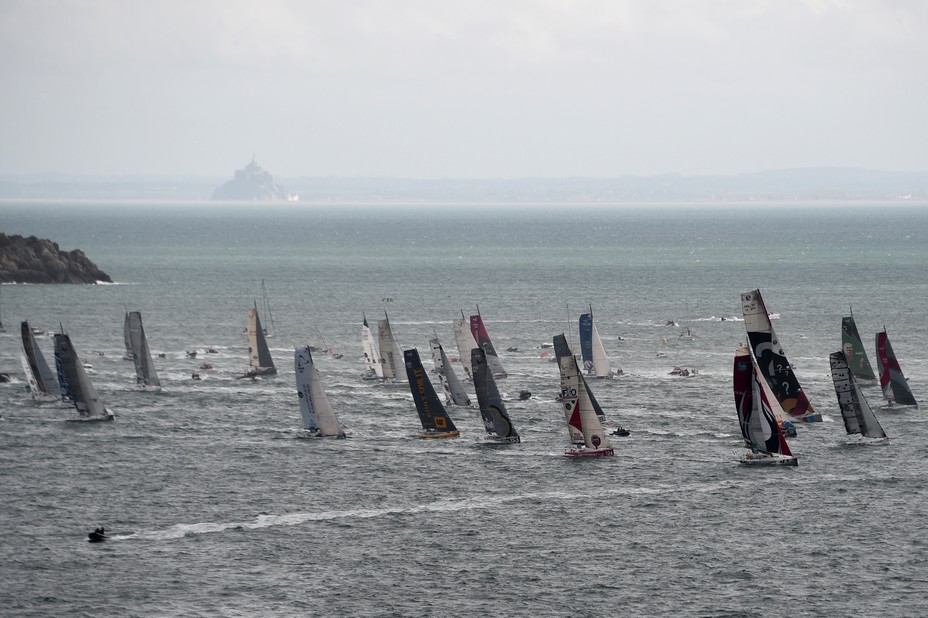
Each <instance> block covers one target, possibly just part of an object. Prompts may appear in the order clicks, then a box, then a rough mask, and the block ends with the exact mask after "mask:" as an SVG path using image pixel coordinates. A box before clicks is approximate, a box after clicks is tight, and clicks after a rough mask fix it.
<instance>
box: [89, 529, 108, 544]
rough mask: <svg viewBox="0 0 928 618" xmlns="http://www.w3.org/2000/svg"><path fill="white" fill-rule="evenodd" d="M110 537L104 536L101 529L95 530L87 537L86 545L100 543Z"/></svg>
mask: <svg viewBox="0 0 928 618" xmlns="http://www.w3.org/2000/svg"><path fill="white" fill-rule="evenodd" d="M108 538H110V537H108V536H106V533H105V532H104V531H103V528H97V529H96V530H94V531H93V532H91V533H89V534H88V535H87V542H88V543H102V542H103V541H105V540H106V539H108Z"/></svg>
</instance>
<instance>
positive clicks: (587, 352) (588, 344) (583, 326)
mask: <svg viewBox="0 0 928 618" xmlns="http://www.w3.org/2000/svg"><path fill="white" fill-rule="evenodd" d="M580 358H581V359H583V369H584V371H590V370H592V369H593V315H592V314H591V313H581V314H580Z"/></svg>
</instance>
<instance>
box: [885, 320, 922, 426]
mask: <svg viewBox="0 0 928 618" xmlns="http://www.w3.org/2000/svg"><path fill="white" fill-rule="evenodd" d="M876 360H877V367H879V369H880V387H881V388H882V389H883V397H884V398H885V399H886V400H887V401H888V402H889V403H890V405H892V404H894V403H898V404H900V405H903V406H915V407H916V408H917V407H918V402H917V401H915V395H913V394H912V390H911V389H910V388H909V382H908V380H906V377H905V376H904V375H903V374H902V368H901V367H899V361H898V360H896V354H895V352H893V346H892V344H890V343H889V335H888V334H886V327H885V326H884V327H883V332H881V333H877V334H876Z"/></svg>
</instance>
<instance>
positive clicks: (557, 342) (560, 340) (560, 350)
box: [554, 335, 630, 444]
mask: <svg viewBox="0 0 928 618" xmlns="http://www.w3.org/2000/svg"><path fill="white" fill-rule="evenodd" d="M554 357H555V360H556V361H557V362H558V363H560V362H561V359H564V358H569V357H573V352H572V351H571V349H570V346H569V345H568V343H567V338H566V337H563V336H560V335H559V336H557V337H555V338H554ZM580 384H581V386H582V387H583V390H584V391H586V396H587V397H588V398H589V400H590V405H592V406H593V411H594V412H595V413H596V418H597V419H599V422H600V424H601V425H603V426H605V424H606V413H605V411H603V407H602V406H601V405H599V401H597V400H596V396H595V395H594V394H593V390H592V389H591V388H590V384H589V383H588V382H587V381H586V378H585V377H583V373H582V372H581V373H580ZM560 400H561V395H558V401H560ZM568 420H569V419H568ZM629 433H630V432H629V431H628V430H627V429H625V428H624V427H622V426H621V425H616V428H615V431H613V432H612V435H614V436H627V435H629ZM580 438H582V436H578V443H580V444H582V443H584V441H583V440H582V439H580Z"/></svg>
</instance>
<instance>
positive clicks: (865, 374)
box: [841, 315, 876, 380]
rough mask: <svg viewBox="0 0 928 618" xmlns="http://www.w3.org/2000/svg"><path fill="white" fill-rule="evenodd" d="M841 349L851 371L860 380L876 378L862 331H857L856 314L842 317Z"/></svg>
mask: <svg viewBox="0 0 928 618" xmlns="http://www.w3.org/2000/svg"><path fill="white" fill-rule="evenodd" d="M841 349H842V351H843V352H844V356H845V357H846V358H847V365H848V367H850V369H851V373H853V374H854V377H855V378H857V379H858V380H876V374H875V373H873V367H872V366H871V365H870V359H869V358H867V351H866V348H864V344H863V341H862V340H861V338H860V333H859V332H857V323H856V322H855V321H854V316H853V315H849V316H847V317H844V318H841Z"/></svg>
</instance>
